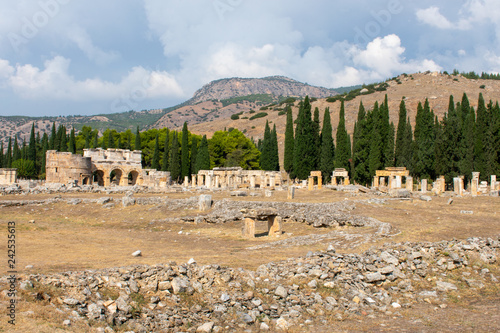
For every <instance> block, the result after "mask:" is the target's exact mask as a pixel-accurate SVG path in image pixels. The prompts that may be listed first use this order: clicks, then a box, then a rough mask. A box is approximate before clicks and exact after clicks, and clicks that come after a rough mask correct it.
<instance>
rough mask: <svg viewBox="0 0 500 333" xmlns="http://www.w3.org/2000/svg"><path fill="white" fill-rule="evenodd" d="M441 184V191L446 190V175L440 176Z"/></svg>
mask: <svg viewBox="0 0 500 333" xmlns="http://www.w3.org/2000/svg"><path fill="white" fill-rule="evenodd" d="M439 186H440V187H439V190H440V191H441V193H443V192H445V191H446V181H445V179H444V176H440V177H439Z"/></svg>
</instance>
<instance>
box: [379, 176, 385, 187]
mask: <svg viewBox="0 0 500 333" xmlns="http://www.w3.org/2000/svg"><path fill="white" fill-rule="evenodd" d="M379 182H380V186H385V177H380V181H379Z"/></svg>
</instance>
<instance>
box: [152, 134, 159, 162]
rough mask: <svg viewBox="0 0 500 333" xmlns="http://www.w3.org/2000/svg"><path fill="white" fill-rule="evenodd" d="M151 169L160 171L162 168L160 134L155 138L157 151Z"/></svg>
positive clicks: (155, 150)
mask: <svg viewBox="0 0 500 333" xmlns="http://www.w3.org/2000/svg"><path fill="white" fill-rule="evenodd" d="M151 168H153V169H155V170H158V169H159V168H160V143H159V142H158V133H156V137H155V149H154V152H153V159H152V161H151Z"/></svg>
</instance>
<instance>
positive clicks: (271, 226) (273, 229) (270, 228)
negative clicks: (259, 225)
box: [267, 215, 282, 237]
mask: <svg viewBox="0 0 500 333" xmlns="http://www.w3.org/2000/svg"><path fill="white" fill-rule="evenodd" d="M281 233H282V219H281V216H274V215H270V216H268V217H267V235H268V236H270V237H273V236H274V237H277V236H280V235H281Z"/></svg>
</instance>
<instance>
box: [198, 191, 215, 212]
mask: <svg viewBox="0 0 500 333" xmlns="http://www.w3.org/2000/svg"><path fill="white" fill-rule="evenodd" d="M210 208H212V196H211V195H208V194H202V195H200V198H199V199H198V210H200V211H202V212H204V211H207V210H209V209H210Z"/></svg>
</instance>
